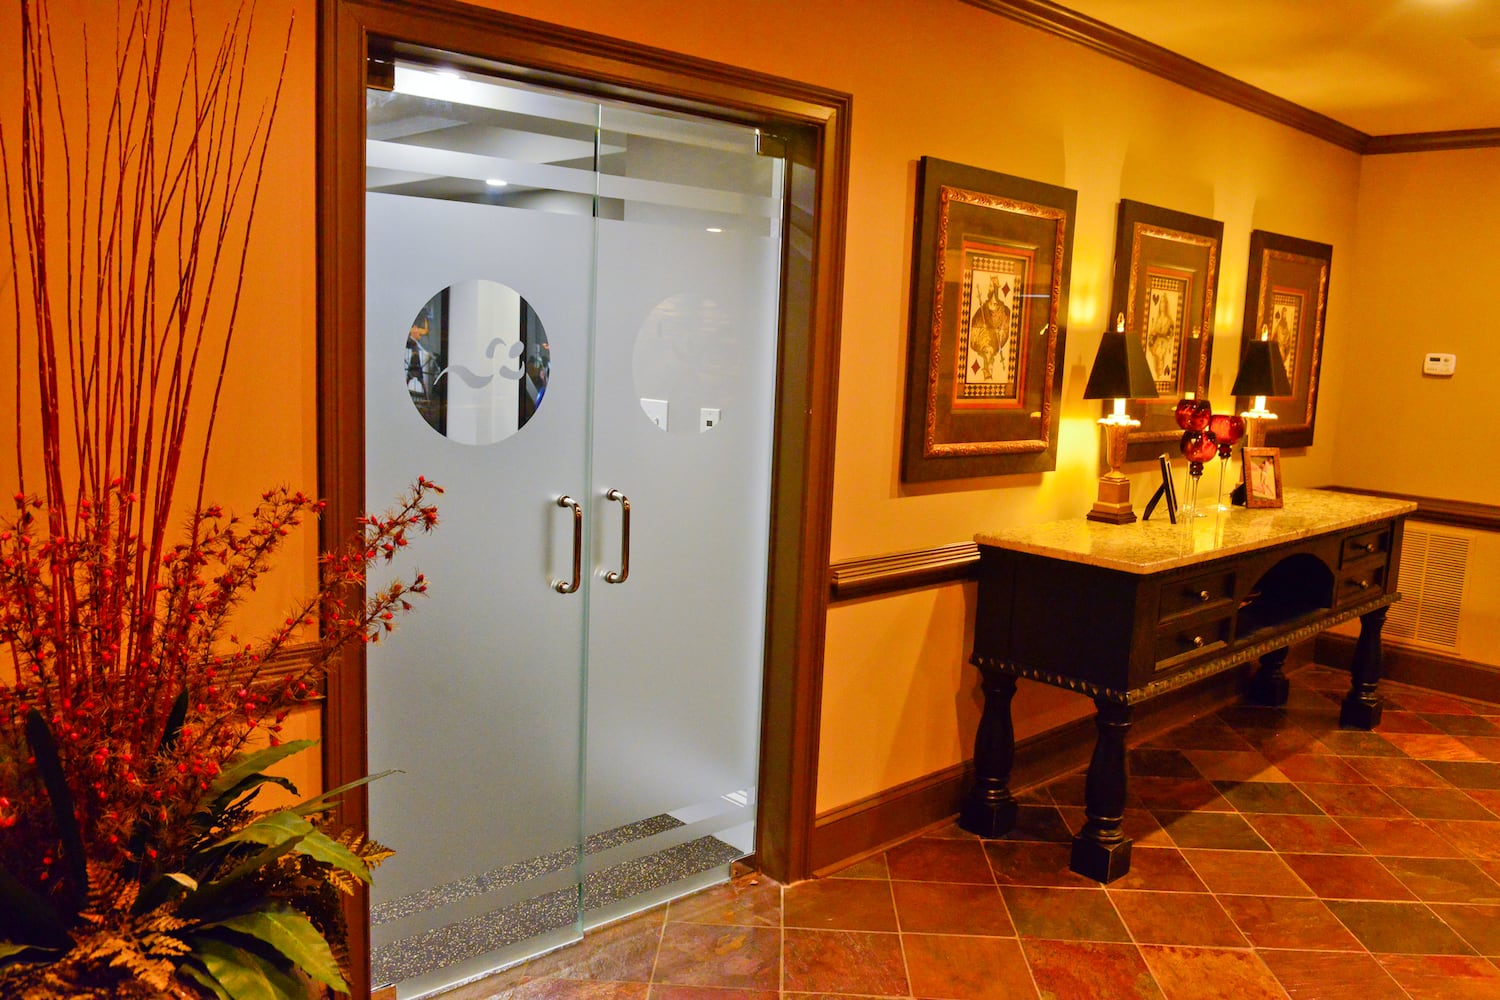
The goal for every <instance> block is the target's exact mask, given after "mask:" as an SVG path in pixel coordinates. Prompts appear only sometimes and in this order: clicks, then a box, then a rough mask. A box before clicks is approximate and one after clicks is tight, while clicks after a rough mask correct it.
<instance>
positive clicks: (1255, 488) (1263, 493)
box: [1240, 448, 1281, 507]
mask: <svg viewBox="0 0 1500 1000" xmlns="http://www.w3.org/2000/svg"><path fill="white" fill-rule="evenodd" d="M1240 459H1241V461H1243V462H1244V464H1245V506H1246V507H1280V506H1281V449H1280V448H1241V449H1240Z"/></svg>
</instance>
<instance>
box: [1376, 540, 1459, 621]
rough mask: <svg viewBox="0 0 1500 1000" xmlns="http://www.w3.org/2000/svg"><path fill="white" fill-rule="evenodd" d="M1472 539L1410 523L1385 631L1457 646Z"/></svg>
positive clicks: (1402, 549)
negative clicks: (1395, 598)
mask: <svg viewBox="0 0 1500 1000" xmlns="http://www.w3.org/2000/svg"><path fill="white" fill-rule="evenodd" d="M1468 565H1469V539H1467V538H1465V537H1464V536H1462V535H1448V534H1442V533H1440V532H1432V531H1425V530H1422V529H1419V528H1411V527H1408V528H1407V530H1406V536H1405V540H1404V541H1403V543H1402V547H1401V569H1400V577H1399V583H1398V589H1399V590H1400V591H1401V596H1402V599H1401V600H1400V601H1399V602H1398V603H1397V604H1395V605H1394V606H1393V607H1392V608H1391V613H1390V617H1389V618H1388V619H1387V620H1386V625H1385V632H1384V634H1385V635H1387V636H1389V637H1391V638H1393V639H1403V640H1406V641H1408V642H1415V643H1421V644H1423V645H1429V646H1441V647H1443V648H1445V649H1457V648H1458V623H1459V616H1460V611H1461V608H1462V602H1463V592H1464V577H1465V575H1466V573H1467V572H1468Z"/></svg>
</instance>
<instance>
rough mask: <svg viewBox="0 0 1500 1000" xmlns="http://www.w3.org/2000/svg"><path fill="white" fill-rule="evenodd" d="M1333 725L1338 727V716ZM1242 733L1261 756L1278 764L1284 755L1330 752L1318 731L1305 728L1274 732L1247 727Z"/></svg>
mask: <svg viewBox="0 0 1500 1000" xmlns="http://www.w3.org/2000/svg"><path fill="white" fill-rule="evenodd" d="M1332 726H1333V727H1334V728H1337V726H1338V719H1337V717H1335V718H1334V719H1333V720H1332ZM1241 735H1242V736H1243V737H1244V738H1245V741H1246V742H1247V743H1249V744H1250V745H1251V746H1253V747H1254V748H1255V749H1256V750H1258V751H1260V754H1261V756H1263V757H1265V758H1266V759H1267V760H1269V761H1271V762H1272V763H1273V764H1278V765H1279V764H1280V762H1281V760H1282V758H1284V757H1294V756H1297V755H1298V754H1304V755H1307V754H1327V753H1329V752H1330V751H1329V749H1328V748H1327V747H1326V746H1324V745H1323V743H1322V741H1321V740H1319V739H1318V737H1317V734H1316V733H1313V732H1309V731H1307V730H1305V729H1297V728H1292V729H1278V730H1276V731H1274V732H1266V731H1264V730H1259V729H1247V730H1245V731H1244V732H1242V733H1241Z"/></svg>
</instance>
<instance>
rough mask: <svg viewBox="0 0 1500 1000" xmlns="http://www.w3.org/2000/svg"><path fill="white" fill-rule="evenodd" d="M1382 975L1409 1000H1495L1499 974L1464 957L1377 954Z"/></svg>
mask: <svg viewBox="0 0 1500 1000" xmlns="http://www.w3.org/2000/svg"><path fill="white" fill-rule="evenodd" d="M1378 958H1379V961H1380V964H1381V965H1383V966H1384V967H1385V970H1386V972H1388V973H1390V975H1391V977H1392V978H1393V979H1395V980H1396V982H1398V983H1400V984H1401V985H1402V987H1403V988H1405V990H1406V992H1407V994H1408V995H1410V996H1411V1000H1497V998H1500V971H1497V970H1496V968H1495V966H1493V965H1492V964H1490V963H1489V962H1486V961H1485V960H1484V959H1482V958H1469V957H1467V956H1464V955H1380V956H1378Z"/></svg>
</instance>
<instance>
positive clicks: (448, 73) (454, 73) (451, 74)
mask: <svg viewBox="0 0 1500 1000" xmlns="http://www.w3.org/2000/svg"><path fill="white" fill-rule="evenodd" d="M436 73H437V75H438V76H444V77H447V78H448V79H450V80H457V79H459V72H458V70H456V69H440V70H437V71H436Z"/></svg>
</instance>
